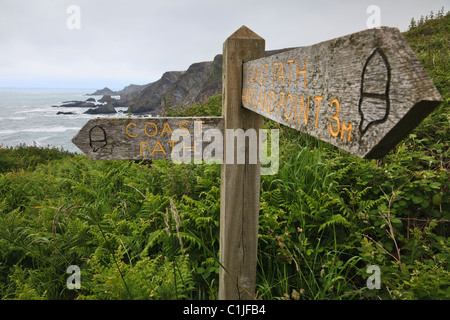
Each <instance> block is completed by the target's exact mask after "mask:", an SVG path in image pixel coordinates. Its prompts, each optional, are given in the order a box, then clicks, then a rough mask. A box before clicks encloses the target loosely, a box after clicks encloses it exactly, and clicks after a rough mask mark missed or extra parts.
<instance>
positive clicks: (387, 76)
mask: <svg viewBox="0 0 450 320" xmlns="http://www.w3.org/2000/svg"><path fill="white" fill-rule="evenodd" d="M390 83H391V68H390V66H389V62H388V60H387V57H386V55H385V54H384V53H383V51H382V50H381V49H379V48H377V49H375V50H374V51H373V52H372V54H371V55H370V56H369V58H368V59H367V61H366V63H365V65H364V68H363V71H362V74H361V94H360V98H359V106H358V111H359V114H360V116H361V122H360V123H359V132H360V133H361V136H363V135H364V134H365V133H366V132H367V130H368V129H369V128H370V127H371V126H373V125H376V124H380V123H383V122H384V121H386V119H387V118H388V116H389V111H390V100H389V89H390Z"/></svg>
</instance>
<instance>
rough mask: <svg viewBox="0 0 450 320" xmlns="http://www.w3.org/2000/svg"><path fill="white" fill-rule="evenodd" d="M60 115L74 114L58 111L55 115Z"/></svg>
mask: <svg viewBox="0 0 450 320" xmlns="http://www.w3.org/2000/svg"><path fill="white" fill-rule="evenodd" d="M61 114H65V115H70V114H75V113H74V112H64V111H58V113H57V115H61Z"/></svg>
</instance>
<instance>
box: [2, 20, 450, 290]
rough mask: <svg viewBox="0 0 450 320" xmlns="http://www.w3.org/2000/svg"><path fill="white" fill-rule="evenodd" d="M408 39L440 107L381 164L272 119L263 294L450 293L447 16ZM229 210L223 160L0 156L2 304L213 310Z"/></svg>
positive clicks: (19, 152) (261, 259)
mask: <svg viewBox="0 0 450 320" xmlns="http://www.w3.org/2000/svg"><path fill="white" fill-rule="evenodd" d="M429 30H431V32H430V31H429ZM405 36H406V38H407V39H408V41H410V43H411V46H412V47H413V49H414V50H415V51H416V53H417V56H418V57H419V59H420V60H421V61H422V63H423V65H424V66H425V68H426V69H427V70H428V72H429V74H430V76H431V77H432V79H433V81H434V82H435V84H436V86H437V87H438V89H439V90H440V92H441V94H442V96H443V98H444V103H442V105H441V106H440V107H438V109H437V110H436V111H435V112H433V114H431V115H430V116H429V117H428V118H427V119H426V120H424V121H423V122H422V123H421V124H420V126H419V127H417V128H416V129H415V130H414V131H413V132H412V133H411V134H410V135H409V136H408V138H406V139H405V140H404V141H403V142H402V143H400V144H399V145H398V146H397V147H396V148H395V149H394V150H393V151H391V152H390V153H389V154H388V155H387V156H386V157H385V158H383V159H382V160H378V161H376V160H372V161H369V160H361V159H359V158H357V157H354V156H352V155H349V154H348V153H345V152H344V151H340V150H337V149H336V148H334V147H332V146H330V145H328V144H325V143H321V142H320V141H318V140H316V139H314V138H311V137H309V136H306V135H303V134H301V133H299V132H297V131H295V130H292V129H289V128H286V127H282V126H279V125H278V124H276V123H274V122H271V121H266V122H265V126H266V127H268V128H269V127H270V128H274V127H276V128H279V129H280V168H279V172H278V174H276V175H273V176H263V177H262V179H261V201H260V203H261V210H260V225H259V234H260V235H259V255H258V278H257V297H256V298H258V299H449V298H450V289H449V281H450V267H449V259H450V242H449V240H448V232H449V222H450V210H449V204H450V203H449V202H450V197H449V196H448V186H449V175H450V173H449V168H450V151H449V141H448V140H449V137H450V129H449V106H450V90H449V89H450V88H449V87H450V81H449V78H448V77H449V74H450V65H449V57H450V43H449V39H450V15H446V16H444V17H440V18H439V19H434V20H430V21H427V22H424V23H423V24H422V25H421V26H419V27H417V28H412V29H411V30H410V31H408V32H407V33H406V34H405ZM220 104H221V98H220V97H214V98H211V99H210V100H209V101H208V102H207V103H205V104H202V105H195V106H191V107H189V108H187V109H185V110H181V111H180V110H178V111H171V112H172V114H170V115H171V116H181V115H184V116H194V115H196V116H201V115H218V114H220V110H221V106H220ZM219 200H220V166H219V165H205V164H203V165H193V164H192V165H188V164H183V165H174V164H172V163H171V162H170V161H153V162H152V163H151V164H149V163H148V162H142V163H137V162H133V161H92V160H90V159H88V158H87V157H85V156H81V155H75V154H70V153H67V152H63V151H61V150H55V149H41V148H25V147H19V148H14V149H8V148H7V149H5V148H1V149H0V284H1V285H0V298H1V299H215V298H217V295H218V269H219V261H218V251H219V212H220V202H219ZM70 265H78V266H79V267H80V269H81V289H79V290H69V289H67V286H66V281H67V279H68V277H69V276H70V275H69V274H67V273H66V270H67V268H68V267H69V266H70ZM370 265H376V266H378V267H379V268H380V272H381V288H380V289H369V288H368V286H367V283H366V281H367V279H368V277H369V276H370V275H371V274H370V273H367V272H366V271H367V267H368V266H370Z"/></svg>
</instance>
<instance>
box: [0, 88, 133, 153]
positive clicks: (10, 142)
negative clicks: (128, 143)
mask: <svg viewBox="0 0 450 320" xmlns="http://www.w3.org/2000/svg"><path fill="white" fill-rule="evenodd" d="M95 90H96V89H17V88H14V89H9V88H8V89H6V88H0V148H1V147H14V146H18V145H28V146H39V147H50V148H52V147H56V148H59V149H63V150H66V151H70V152H75V153H82V152H81V151H80V149H78V148H77V147H76V146H75V145H74V144H73V143H72V141H71V140H72V138H73V137H74V136H75V135H76V133H77V132H78V131H79V130H80V129H81V128H82V127H83V125H84V124H85V123H86V122H87V121H88V120H89V119H92V118H97V117H124V116H126V113H125V115H124V114H123V113H120V112H119V111H121V110H122V111H124V112H126V108H125V110H124V109H123V108H116V111H118V113H116V114H113V115H88V114H83V112H85V111H86V110H88V108H69V107H54V106H60V105H61V104H62V103H63V102H65V101H85V100H87V99H88V98H94V99H95V100H96V101H97V100H99V99H100V98H101V97H102V96H88V95H87V94H89V93H92V92H95ZM59 111H63V112H73V113H74V114H73V115H57V113H58V112H59Z"/></svg>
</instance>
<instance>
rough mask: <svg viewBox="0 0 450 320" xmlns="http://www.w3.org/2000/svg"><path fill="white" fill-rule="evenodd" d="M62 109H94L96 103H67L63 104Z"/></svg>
mask: <svg viewBox="0 0 450 320" xmlns="http://www.w3.org/2000/svg"><path fill="white" fill-rule="evenodd" d="M60 107H63V108H93V107H95V103H92V102H86V101H66V103H64V102H63V104H62V105H60Z"/></svg>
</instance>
